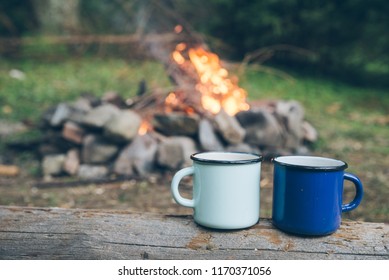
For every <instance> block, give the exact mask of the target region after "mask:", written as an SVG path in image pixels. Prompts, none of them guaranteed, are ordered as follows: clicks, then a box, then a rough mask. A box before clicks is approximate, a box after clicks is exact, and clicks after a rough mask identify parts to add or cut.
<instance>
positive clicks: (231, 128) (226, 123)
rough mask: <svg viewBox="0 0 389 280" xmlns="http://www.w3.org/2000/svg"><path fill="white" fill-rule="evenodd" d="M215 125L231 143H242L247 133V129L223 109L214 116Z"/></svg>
mask: <svg viewBox="0 0 389 280" xmlns="http://www.w3.org/2000/svg"><path fill="white" fill-rule="evenodd" d="M214 121H215V127H216V129H217V131H218V132H219V133H220V135H221V136H222V137H223V139H224V140H225V141H226V142H227V143H230V144H238V143H241V142H242V141H243V139H244V137H245V135H246V131H245V129H244V128H243V127H242V126H241V125H240V124H239V122H238V121H237V119H236V118H235V117H234V116H230V115H228V114H227V113H226V112H225V111H224V110H221V111H220V112H219V113H218V114H217V115H216V116H215V118H214Z"/></svg>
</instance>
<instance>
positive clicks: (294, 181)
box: [272, 156, 363, 236]
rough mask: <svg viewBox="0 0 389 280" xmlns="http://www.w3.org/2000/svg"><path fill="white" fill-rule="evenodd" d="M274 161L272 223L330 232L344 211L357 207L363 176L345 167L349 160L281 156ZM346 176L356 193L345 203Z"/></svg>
mask: <svg viewBox="0 0 389 280" xmlns="http://www.w3.org/2000/svg"><path fill="white" fill-rule="evenodd" d="M273 163H274V177H273V183H274V189H273V213H272V219H273V224H274V225H275V226H276V227H277V228H279V229H280V230H282V231H285V232H288V233H292V234H297V235H313V236H318V235H327V234H331V233H333V232H335V231H336V230H337V229H338V228H339V226H340V223H341V215H342V212H348V211H351V210H353V209H355V208H357V207H358V205H359V204H360V202H361V200H362V196H363V186H362V183H361V180H360V179H359V178H358V177H357V176H355V175H353V174H351V173H347V172H345V171H344V170H345V169H346V168H347V163H345V162H343V161H340V160H335V159H330V158H324V157H311V156H281V157H277V158H275V159H274V161H273ZM344 180H348V181H351V182H352V183H353V184H354V186H355V190H356V192H355V197H354V199H353V200H352V201H351V202H350V203H347V204H343V183H344Z"/></svg>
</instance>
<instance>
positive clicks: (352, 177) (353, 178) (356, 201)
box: [342, 172, 363, 212]
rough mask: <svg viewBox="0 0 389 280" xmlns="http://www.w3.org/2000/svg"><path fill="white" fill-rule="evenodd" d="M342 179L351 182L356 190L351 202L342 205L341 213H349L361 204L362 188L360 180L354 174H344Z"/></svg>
mask: <svg viewBox="0 0 389 280" xmlns="http://www.w3.org/2000/svg"><path fill="white" fill-rule="evenodd" d="M343 179H344V180H348V181H351V182H353V183H354V186H355V190H356V194H355V197H354V199H353V201H351V202H350V203H347V204H343V205H342V212H349V211H351V210H354V209H355V208H357V207H358V205H359V204H360V203H361V201H362V197H363V186H362V182H361V180H360V179H359V178H358V177H357V176H355V175H354V174H351V173H347V172H345V173H344V175H343Z"/></svg>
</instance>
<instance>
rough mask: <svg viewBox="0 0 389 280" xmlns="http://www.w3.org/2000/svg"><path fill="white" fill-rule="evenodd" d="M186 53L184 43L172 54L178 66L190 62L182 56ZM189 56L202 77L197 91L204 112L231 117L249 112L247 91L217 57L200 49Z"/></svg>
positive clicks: (189, 52) (193, 50)
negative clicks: (233, 79) (220, 112)
mask: <svg viewBox="0 0 389 280" xmlns="http://www.w3.org/2000/svg"><path fill="white" fill-rule="evenodd" d="M185 49H186V45H185V44H183V43H181V44H178V45H177V46H176V49H175V51H174V52H173V53H172V57H173V59H174V60H175V61H176V62H177V63H178V64H179V65H182V64H184V63H185V62H186V61H187V60H186V59H185V57H184V56H183V54H182V52H183V51H184V50H185ZM188 55H189V59H190V62H191V63H192V65H193V66H194V68H195V69H196V72H197V75H198V76H199V81H200V82H199V83H198V84H197V85H196V89H197V90H198V91H199V92H200V93H201V105H202V106H203V108H204V109H206V110H207V111H210V112H211V113H214V114H217V113H218V112H219V111H220V110H221V109H224V110H225V111H226V112H227V113H228V114H229V115H232V116H233V115H235V114H236V113H238V112H239V111H246V110H248V109H249V105H248V104H247V102H246V97H247V93H246V91H245V90H244V89H242V88H240V87H239V86H238V85H236V83H234V82H233V81H232V80H231V78H229V77H228V75H229V73H228V71H227V70H226V69H225V68H223V67H222V66H221V63H220V59H219V57H218V56H217V55H216V54H214V53H211V52H207V51H206V50H204V49H203V48H201V47H198V48H191V49H189V50H188Z"/></svg>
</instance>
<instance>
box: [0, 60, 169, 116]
mask: <svg viewBox="0 0 389 280" xmlns="http://www.w3.org/2000/svg"><path fill="white" fill-rule="evenodd" d="M11 69H18V70H20V71H22V72H23V73H24V74H25V79H24V80H18V79H14V78H11V77H10V75H9V71H10V70H11ZM142 79H145V80H146V81H147V83H148V86H149V87H151V88H152V87H167V86H168V80H167V77H166V75H164V70H163V67H162V65H160V64H157V63H153V62H145V63H140V62H136V63H129V62H127V61H124V60H121V59H100V58H83V59H69V60H66V61H54V62H40V61H37V60H22V61H9V60H8V61H7V60H0V106H1V107H0V118H9V119H10V120H22V119H26V118H27V119H31V120H33V121H35V120H37V119H38V118H39V116H40V114H41V113H42V110H44V109H46V108H48V107H50V106H52V105H53V104H57V103H58V102H61V101H69V100H75V99H76V98H77V96H79V95H80V93H83V92H90V93H93V94H95V95H96V96H101V95H103V94H104V93H105V92H107V91H116V92H118V93H119V94H120V95H122V96H123V97H131V96H133V95H134V94H135V93H136V91H137V88H138V84H139V82H140V81H141V80H142Z"/></svg>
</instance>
